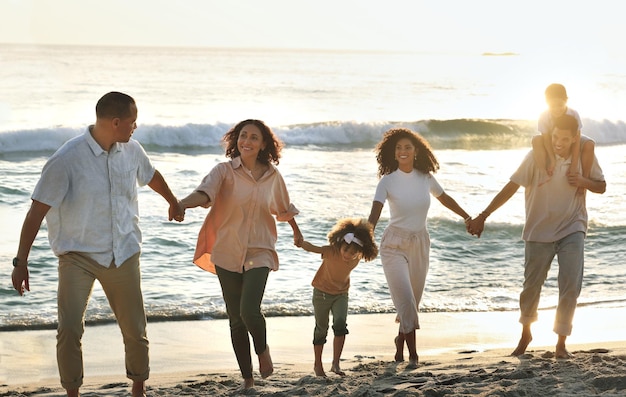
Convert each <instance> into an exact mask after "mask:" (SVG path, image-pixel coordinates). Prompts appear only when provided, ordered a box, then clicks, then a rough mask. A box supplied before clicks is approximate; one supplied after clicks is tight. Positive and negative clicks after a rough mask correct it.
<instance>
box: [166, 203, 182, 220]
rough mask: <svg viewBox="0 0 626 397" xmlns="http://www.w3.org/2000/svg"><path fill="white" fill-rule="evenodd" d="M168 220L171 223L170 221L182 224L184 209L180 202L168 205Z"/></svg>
mask: <svg viewBox="0 0 626 397" xmlns="http://www.w3.org/2000/svg"><path fill="white" fill-rule="evenodd" d="M168 219H169V220H170V221H171V220H172V219H173V220H175V221H177V222H182V221H184V220H185V207H183V205H182V204H181V202H180V200H179V201H177V202H176V203H175V204H170V208H169V213H168Z"/></svg>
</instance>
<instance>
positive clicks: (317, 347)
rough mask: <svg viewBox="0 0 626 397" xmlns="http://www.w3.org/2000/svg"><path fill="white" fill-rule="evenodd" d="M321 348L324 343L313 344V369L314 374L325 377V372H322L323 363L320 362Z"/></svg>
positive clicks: (322, 348)
mask: <svg viewBox="0 0 626 397" xmlns="http://www.w3.org/2000/svg"><path fill="white" fill-rule="evenodd" d="M323 350H324V345H313V353H314V354H315V363H314V364H313V370H314V371H315V376H323V377H326V372H324V365H323V364H322V351H323Z"/></svg>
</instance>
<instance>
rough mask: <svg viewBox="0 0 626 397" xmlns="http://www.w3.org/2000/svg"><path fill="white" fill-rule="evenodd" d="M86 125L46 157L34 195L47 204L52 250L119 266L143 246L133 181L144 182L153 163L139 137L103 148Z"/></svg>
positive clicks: (147, 179)
mask: <svg viewBox="0 0 626 397" xmlns="http://www.w3.org/2000/svg"><path fill="white" fill-rule="evenodd" d="M90 129H91V126H90V127H89V128H88V129H87V131H86V132H85V133H84V134H83V135H80V136H77V137H75V138H72V139H70V140H69V141H67V142H66V143H65V144H64V145H63V146H61V147H60V148H59V150H57V151H56V153H54V154H53V155H52V156H51V157H50V159H48V161H47V162H46V164H45V166H44V167H43V171H42V173H41V178H40V179H39V182H38V183H37V185H36V187H35V190H34V192H33V195H32V199H33V200H37V201H40V202H42V203H44V204H46V205H49V206H50V207H51V208H50V210H49V211H48V213H47V215H46V222H47V225H48V239H49V241H50V246H51V248H52V251H53V252H54V254H55V255H57V256H59V255H62V254H65V253H68V252H81V253H84V254H86V255H87V256H89V257H90V258H92V259H93V260H95V261H96V262H98V263H99V264H101V265H102V266H106V267H108V266H110V265H111V262H112V261H114V262H115V265H116V266H120V265H121V264H122V263H124V261H125V260H126V259H128V258H130V257H131V256H133V255H134V254H136V253H137V252H139V251H140V250H141V230H140V229H139V207H138V200H137V185H139V186H144V185H147V184H148V183H149V182H150V181H151V180H152V177H153V176H154V172H155V168H154V166H153V165H152V163H151V162H150V159H149V158H148V156H147V154H146V152H145V151H144V149H143V147H142V146H141V145H140V144H139V143H138V142H137V141H134V140H132V139H131V140H130V141H129V142H128V143H116V144H114V145H113V146H112V148H111V150H110V151H109V152H107V151H105V150H103V149H102V148H101V147H100V145H98V143H97V142H96V141H95V140H94V139H93V137H92V136H91V133H90V132H89V131H90Z"/></svg>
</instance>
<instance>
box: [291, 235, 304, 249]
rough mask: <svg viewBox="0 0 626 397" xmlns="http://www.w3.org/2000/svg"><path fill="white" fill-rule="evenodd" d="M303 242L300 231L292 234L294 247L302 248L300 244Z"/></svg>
mask: <svg viewBox="0 0 626 397" xmlns="http://www.w3.org/2000/svg"><path fill="white" fill-rule="evenodd" d="M303 242H304V237H303V236H302V233H300V231H297V232H294V233H293V244H294V245H295V246H296V247H299V248H300V247H302V243H303Z"/></svg>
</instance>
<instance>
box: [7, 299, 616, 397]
mask: <svg viewBox="0 0 626 397" xmlns="http://www.w3.org/2000/svg"><path fill="white" fill-rule="evenodd" d="M624 314H625V313H624V311H623V309H622V308H615V307H606V308H597V307H594V308H587V307H581V308H578V310H577V313H576V319H575V325H574V332H573V334H572V336H571V337H570V338H569V339H568V348H569V350H570V351H571V352H572V353H573V354H574V358H573V359H571V360H557V359H555V358H554V356H553V353H554V343H555V341H556V336H555V335H554V334H553V333H552V331H551V322H552V319H553V315H554V311H552V310H546V311H542V312H541V313H540V319H539V321H538V322H537V323H535V324H534V325H533V332H534V340H533V342H532V343H531V344H530V346H529V347H528V350H527V352H526V354H525V355H523V356H520V357H511V356H510V353H511V351H512V350H513V348H514V347H515V345H516V343H517V340H518V337H519V331H520V326H519V324H518V323H517V315H518V314H517V313H516V312H513V311H511V312H474V313H422V315H421V319H422V320H421V322H422V329H421V330H418V331H417V332H418V337H417V340H418V352H419V354H420V364H419V366H418V368H417V369H413V370H409V369H407V368H406V365H407V363H406V362H403V363H395V362H394V361H393V353H394V352H393V342H392V340H393V336H394V333H395V332H396V325H395V324H394V315H393V314H389V313H387V314H362V315H361V314H359V315H350V316H348V328H349V330H350V334H349V335H348V336H347V338H346V346H345V349H344V352H343V355H342V363H341V366H342V369H343V370H344V371H346V376H345V377H340V376H338V375H336V374H334V373H332V372H330V361H331V357H332V344H327V345H326V350H325V352H324V356H323V357H324V365H325V369H326V371H327V378H321V377H315V376H314V373H313V352H312V346H311V337H312V329H313V318H312V317H309V316H304V317H270V318H268V319H267V327H268V344H269V345H270V346H271V351H272V357H273V361H274V368H275V372H274V374H273V375H272V376H271V377H269V378H267V379H260V376H258V372H256V385H255V387H254V388H253V389H250V390H247V391H244V390H242V389H241V383H242V379H241V376H240V374H239V372H238V370H237V364H236V362H235V359H234V353H233V352H232V349H231V346H230V338H229V335H228V334H229V333H228V324H227V321H226V320H204V321H177V322H156V323H150V324H149V326H148V336H149V339H150V353H151V376H150V379H149V380H148V381H147V392H148V395H149V396H236V395H258V396H294V395H300V396H443V395H453V396H590V395H615V396H621V395H626V341H625V340H624V339H625V338H624V335H623V331H622V329H621V328H623V326H622V323H623V318H624ZM329 340H332V339H331V338H329ZM54 344H55V331H54V330H40V331H18V332H3V333H2V342H1V346H2V353H1V356H0V368H1V370H0V384H1V386H0V396H22V395H24V396H62V395H64V390H63V389H62V388H61V386H60V384H59V381H58V376H57V370H56V360H55V352H54ZM83 351H84V360H85V379H84V382H85V383H84V385H83V387H82V388H81V394H82V395H83V396H126V395H128V393H129V390H130V384H131V383H130V381H129V380H128V379H127V378H126V377H125V375H124V364H123V346H122V341H121V336H120V333H119V330H118V329H117V326H116V325H115V324H109V325H98V326H91V327H89V326H88V327H87V328H86V332H85V336H84V338H83ZM253 362H254V361H253ZM254 365H255V367H256V362H254Z"/></svg>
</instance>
